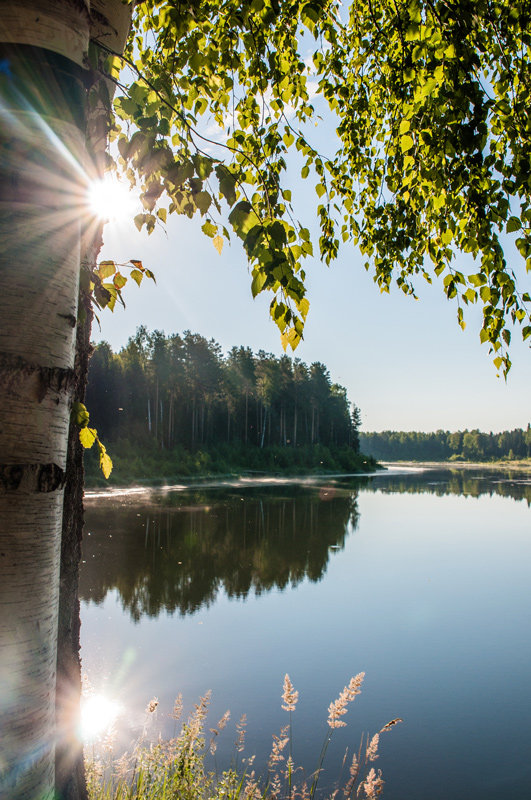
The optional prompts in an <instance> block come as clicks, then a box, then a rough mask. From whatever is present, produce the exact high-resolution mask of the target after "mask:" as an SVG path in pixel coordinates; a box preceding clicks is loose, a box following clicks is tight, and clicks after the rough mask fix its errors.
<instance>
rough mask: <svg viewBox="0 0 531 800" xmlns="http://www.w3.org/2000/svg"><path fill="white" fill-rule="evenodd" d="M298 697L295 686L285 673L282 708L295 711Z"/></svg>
mask: <svg viewBox="0 0 531 800" xmlns="http://www.w3.org/2000/svg"><path fill="white" fill-rule="evenodd" d="M298 699H299V693H298V692H297V691H295V688H294V686H293V684H292V682H291V680H290V677H289V675H288V674H287V673H286V675H285V676H284V691H283V692H282V700H283V705H282V708H283V709H284V711H295V706H296V705H297V700H298Z"/></svg>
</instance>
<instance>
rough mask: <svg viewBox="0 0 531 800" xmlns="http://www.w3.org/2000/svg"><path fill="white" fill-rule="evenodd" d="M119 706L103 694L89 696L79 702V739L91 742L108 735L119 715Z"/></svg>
mask: <svg viewBox="0 0 531 800" xmlns="http://www.w3.org/2000/svg"><path fill="white" fill-rule="evenodd" d="M120 711H121V706H120V704H119V703H117V702H115V701H114V700H110V699H109V698H108V697H105V695H103V694H91V695H89V696H87V697H83V698H82V700H81V724H80V728H81V731H80V732H81V738H82V740H83V741H84V742H91V741H93V740H94V739H97V738H98V737H100V736H104V735H105V734H107V733H108V731H109V730H110V728H111V727H112V725H113V723H114V722H115V721H116V719H117V717H118V715H119V714H120Z"/></svg>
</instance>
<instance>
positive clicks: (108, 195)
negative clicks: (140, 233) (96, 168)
mask: <svg viewBox="0 0 531 800" xmlns="http://www.w3.org/2000/svg"><path fill="white" fill-rule="evenodd" d="M87 199H88V205H89V208H90V211H91V213H92V214H94V216H96V217H99V218H100V219H102V220H105V221H106V222H124V221H126V220H127V219H130V218H131V217H132V216H134V213H135V207H136V205H137V199H136V198H135V196H134V194H133V193H132V192H131V191H130V189H129V187H128V186H127V185H126V184H125V183H124V182H123V181H120V180H119V179H118V178H117V177H116V176H115V175H106V176H105V177H104V178H103V179H101V180H96V181H92V183H91V184H90V186H89V188H88V198H87Z"/></svg>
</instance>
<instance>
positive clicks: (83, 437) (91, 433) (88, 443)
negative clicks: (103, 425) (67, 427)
mask: <svg viewBox="0 0 531 800" xmlns="http://www.w3.org/2000/svg"><path fill="white" fill-rule="evenodd" d="M79 441H80V442H81V444H82V445H83V447H84V448H85V449H86V450H88V449H89V448H91V447H92V445H93V444H94V442H95V441H96V431H95V430H94V428H81V430H80V431H79Z"/></svg>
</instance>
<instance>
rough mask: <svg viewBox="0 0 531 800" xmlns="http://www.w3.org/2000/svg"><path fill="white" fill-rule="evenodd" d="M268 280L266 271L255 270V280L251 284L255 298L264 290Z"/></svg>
mask: <svg viewBox="0 0 531 800" xmlns="http://www.w3.org/2000/svg"><path fill="white" fill-rule="evenodd" d="M266 280H267V273H266V272H265V271H264V270H253V280H252V283H251V292H252V295H253V297H256V295H257V294H259V293H260V292H261V291H262V289H263V288H264V284H265V282H266Z"/></svg>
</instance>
